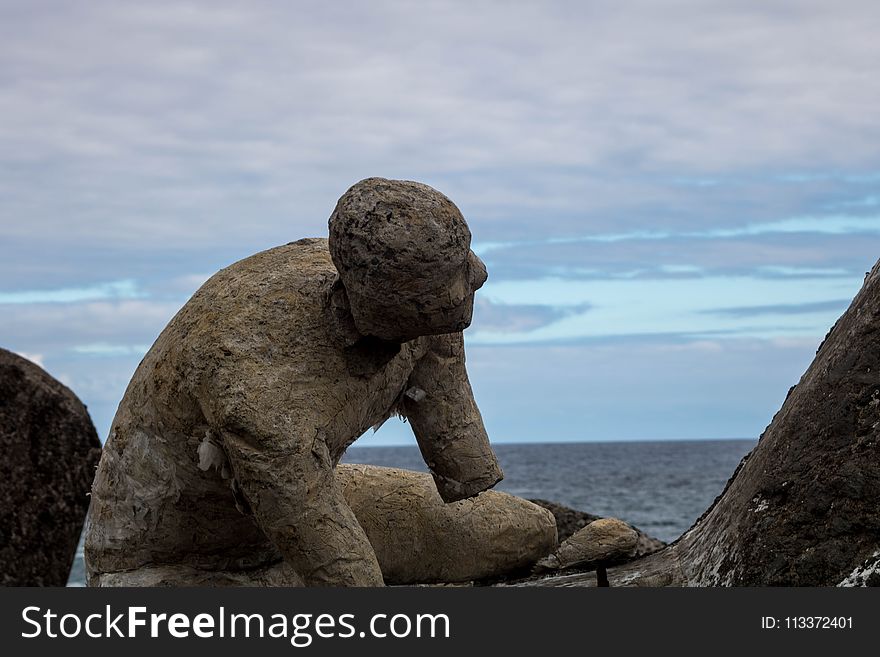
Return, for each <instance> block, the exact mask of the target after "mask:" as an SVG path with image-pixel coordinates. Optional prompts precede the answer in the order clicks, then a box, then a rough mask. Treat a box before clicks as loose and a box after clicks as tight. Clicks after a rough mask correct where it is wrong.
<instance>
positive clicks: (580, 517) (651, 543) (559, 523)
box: [529, 499, 666, 557]
mask: <svg viewBox="0 0 880 657" xmlns="http://www.w3.org/2000/svg"><path fill="white" fill-rule="evenodd" d="M529 502H532V503H533V504H537V505H538V506H542V507H544V508H545V509H547V510H548V511H549V512H550V513H552V514H553V517H554V518H556V534H557V536H558V538H559V542H560V543H562V542H563V541H565V540H566V539H567V538H568V537H569V536H571V535H572V534H574V533H575V532H576V531H578V530H579V529H583V528H584V527H586V526H587V525H588V524H590V523H591V522H593V521H594V520H599V518H600V517H601V516H594V515H593V514H592V513H586V512H585V511H578V510H577V509H572V508H571V507H568V506H565V505H564V504H559V503H558V502H550V501H548V500H541V499H534V500H529ZM630 527H632V528H633V530H635V532H636V534H638V537H639V541H638V543H637V544H636V549H635V551H634V552H633V555H632V556H633V557H643V556H645V555H646V554H651V553H652V552H656V551H657V550H659V549H661V548H664V547H666V543H664V542H663V541H661V540H660V539H659V538H654V537H653V536H649V535H648V534H646V533H645V532H643V531H642V530H641V529H639V528H638V527H633V526H632V525H630Z"/></svg>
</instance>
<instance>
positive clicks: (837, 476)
mask: <svg viewBox="0 0 880 657" xmlns="http://www.w3.org/2000/svg"><path fill="white" fill-rule="evenodd" d="M878 450H880V262H878V263H877V264H876V265H875V266H874V268H873V269H872V270H871V272H870V273H869V274H868V275H867V276H866V277H865V283H864V285H863V287H862V289H861V291H860V292H859V293H858V294H857V295H856V297H855V299H854V300H853V302H852V304H851V305H850V307H849V309H848V310H847V311H846V312H845V313H844V314H843V316H842V317H841V318H840V319H839V320H838V321H837V323H836V324H835V325H834V327H833V328H832V329H831V331H830V332H829V334H828V336H827V337H826V338H825V341H824V342H823V344H822V345H821V346H820V348H819V350H818V352H817V354H816V358H815V360H814V361H813V363H812V364H811V365H810V367H809V369H808V370H807V371H806V373H805V374H804V375H803V377H802V378H801V380H800V382H799V383H798V384H797V386H795V387H794V388H792V390H791V391H789V394H788V397H787V398H786V400H785V402H784V404H783V405H782V408H781V409H780V411H779V412H778V413H777V414H776V415H775V417H774V418H773V421H772V422H771V423H770V426H769V427H767V429H766V431H765V432H764V433H763V435H762V436H761V439H760V441H759V442H758V444H757V446H756V447H755V448H754V449H753V450H752V452H751V453H750V454H749V455H748V456H746V457H745V458H744V459H743V461H742V462H741V463H740V465H739V467H738V468H737V470H736V472H735V473H734V474H733V476H732V477H731V479H730V481H729V482H728V483H727V486H726V488H725V489H724V492H723V493H722V494H721V495H720V496H719V497H718V498H717V499H716V500H715V502H714V503H713V504H712V506H711V507H710V508H709V509H708V510H707V511H706V513H704V514H703V516H702V517H701V518H700V519H699V520H698V521H697V522H696V523H695V525H694V526H693V527H692V528H691V529H690V530H688V531H687V532H686V533H685V534H684V535H683V536H682V537H681V538H680V539H678V540H677V541H676V542H675V543H673V544H672V545H670V546H669V547H667V548H665V549H663V550H661V551H659V552H656V553H654V554H652V555H649V556H647V557H644V558H643V559H638V560H636V561H633V562H631V563H628V564H626V565H623V566H620V567H618V568H615V569H613V570H612V571H609V580H610V582H611V585H612V586H625V585H631V586H669V585H677V586H682V585H684V586H716V585H722V586H767V585H785V586H834V585H837V584H842V583H849V584H868V583H872V582H876V578H874V579H872V577H871V576H870V575H867V576H865V574H866V573H874V572H876V570H877V566H878V562H880V514H878V513H877V500H878V499H880V458H878ZM537 584H538V585H542V586H548V585H564V586H589V585H591V584H592V578H591V576H582V575H576V576H568V577H560V578H557V579H545V580H541V581H540V582H537Z"/></svg>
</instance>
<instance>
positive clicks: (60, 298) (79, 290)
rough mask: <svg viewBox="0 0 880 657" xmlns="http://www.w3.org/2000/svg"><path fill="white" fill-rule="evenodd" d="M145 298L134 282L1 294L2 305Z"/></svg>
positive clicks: (126, 281)
mask: <svg viewBox="0 0 880 657" xmlns="http://www.w3.org/2000/svg"><path fill="white" fill-rule="evenodd" d="M143 296H145V294H144V293H143V292H141V291H140V290H139V289H138V286H137V284H136V283H135V282H134V281H132V280H124V281H113V282H110V283H98V284H96V285H90V286H85V287H66V288H59V289H55V290H21V291H15V292H0V304H35V303H76V302H81V301H97V300H101V299H138V298H140V297H143Z"/></svg>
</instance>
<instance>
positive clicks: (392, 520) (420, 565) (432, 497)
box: [336, 464, 556, 584]
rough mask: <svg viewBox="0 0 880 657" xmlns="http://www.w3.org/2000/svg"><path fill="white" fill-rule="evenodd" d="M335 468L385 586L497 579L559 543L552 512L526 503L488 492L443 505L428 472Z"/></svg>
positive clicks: (376, 468) (352, 467) (531, 561)
mask: <svg viewBox="0 0 880 657" xmlns="http://www.w3.org/2000/svg"><path fill="white" fill-rule="evenodd" d="M336 470H337V479H338V481H339V482H340V485H341V486H342V489H343V494H344V495H345V499H346V501H347V502H348V504H349V506H351V509H352V510H353V511H354V513H355V515H356V516H357V519H358V521H359V522H360V524H361V526H362V527H363V528H364V531H365V532H366V533H367V537H368V538H369V539H370V544H371V545H372V546H373V549H374V550H375V551H376V557H377V558H378V560H379V565H380V567H381V568H382V575H383V576H384V578H385V582H386V583H387V584H418V583H434V582H462V581H469V580H480V579H484V578H490V577H497V576H501V575H505V574H507V573H510V572H512V571H517V570H520V569H523V568H527V567H528V566H531V565H532V564H533V563H535V562H536V561H537V560H538V559H540V558H541V557H542V556H544V555H546V554H547V553H548V552H550V551H551V550H553V548H554V547H555V546H556V523H555V522H554V520H553V516H552V514H550V513H549V512H548V511H547V510H546V509H542V508H541V507H539V506H537V505H535V504H532V503H531V502H529V501H528V500H524V499H521V498H519V497H515V496H513V495H508V494H507V493H501V492H496V491H487V492H485V493H481V494H480V495H478V496H476V497H472V498H470V499H466V500H461V501H459V502H454V503H451V504H445V503H444V502H443V500H442V499H441V498H440V496H439V495H438V494H437V490H436V489H435V487H434V485H433V483H432V481H431V477H430V476H429V475H427V474H423V473H420V472H411V471H408V470H399V469H395V468H383V467H378V466H371V465H345V464H343V465H339V466H337V469H336Z"/></svg>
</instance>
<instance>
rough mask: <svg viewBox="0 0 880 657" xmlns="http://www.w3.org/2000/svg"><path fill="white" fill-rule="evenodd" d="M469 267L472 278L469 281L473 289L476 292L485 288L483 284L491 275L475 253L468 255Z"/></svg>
mask: <svg viewBox="0 0 880 657" xmlns="http://www.w3.org/2000/svg"><path fill="white" fill-rule="evenodd" d="M468 266H469V267H470V276H469V277H468V278H469V281H470V284H471V289H473V290H474V291H476V290H479V289H480V288H481V287H483V283H485V282H486V279H488V278H489V273H488V272H487V271H486V265H485V264H484V263H483V261H482V260H480V259H479V258H478V257H477V254H476V253H474V252H473V251H471V252H470V254H469V255H468Z"/></svg>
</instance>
